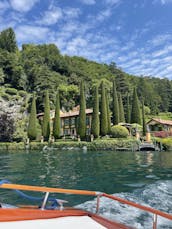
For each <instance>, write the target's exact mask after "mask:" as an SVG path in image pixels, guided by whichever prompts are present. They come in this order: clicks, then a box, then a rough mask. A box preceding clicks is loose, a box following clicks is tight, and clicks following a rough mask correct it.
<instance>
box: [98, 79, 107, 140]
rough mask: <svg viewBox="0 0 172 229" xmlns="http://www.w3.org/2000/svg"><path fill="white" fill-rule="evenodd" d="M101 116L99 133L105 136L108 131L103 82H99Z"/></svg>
mask: <svg viewBox="0 0 172 229" xmlns="http://www.w3.org/2000/svg"><path fill="white" fill-rule="evenodd" d="M100 107H101V116H100V133H101V135H102V136H105V135H106V134H107V133H108V118H107V104H106V93H105V86H104V83H103V82H102V83H101V106H100Z"/></svg>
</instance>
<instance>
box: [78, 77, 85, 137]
mask: <svg viewBox="0 0 172 229" xmlns="http://www.w3.org/2000/svg"><path fill="white" fill-rule="evenodd" d="M85 109H86V101H85V88H84V82H83V81H81V83H80V109H79V120H78V135H79V136H80V138H81V140H85V137H86V113H85Z"/></svg>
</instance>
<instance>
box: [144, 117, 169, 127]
mask: <svg viewBox="0 0 172 229" xmlns="http://www.w3.org/2000/svg"><path fill="white" fill-rule="evenodd" d="M152 121H154V122H157V123H160V124H163V125H168V126H172V121H171V120H163V119H160V118H152V119H151V120H150V121H149V122H147V124H150V123H151V122H152Z"/></svg>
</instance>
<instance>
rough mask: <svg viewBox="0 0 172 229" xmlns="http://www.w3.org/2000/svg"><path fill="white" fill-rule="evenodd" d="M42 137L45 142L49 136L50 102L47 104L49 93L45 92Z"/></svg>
mask: <svg viewBox="0 0 172 229" xmlns="http://www.w3.org/2000/svg"><path fill="white" fill-rule="evenodd" d="M42 135H43V137H44V139H45V140H48V139H49V136H50V102H49V93H48V90H46V93H45V100H44V117H43V124H42Z"/></svg>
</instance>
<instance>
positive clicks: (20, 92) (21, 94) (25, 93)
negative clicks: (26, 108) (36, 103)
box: [18, 90, 27, 98]
mask: <svg viewBox="0 0 172 229" xmlns="http://www.w3.org/2000/svg"><path fill="white" fill-rule="evenodd" d="M18 94H19V95H20V96H21V97H24V98H25V97H26V96H27V92H25V91H22V90H21V91H19V92H18Z"/></svg>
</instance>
